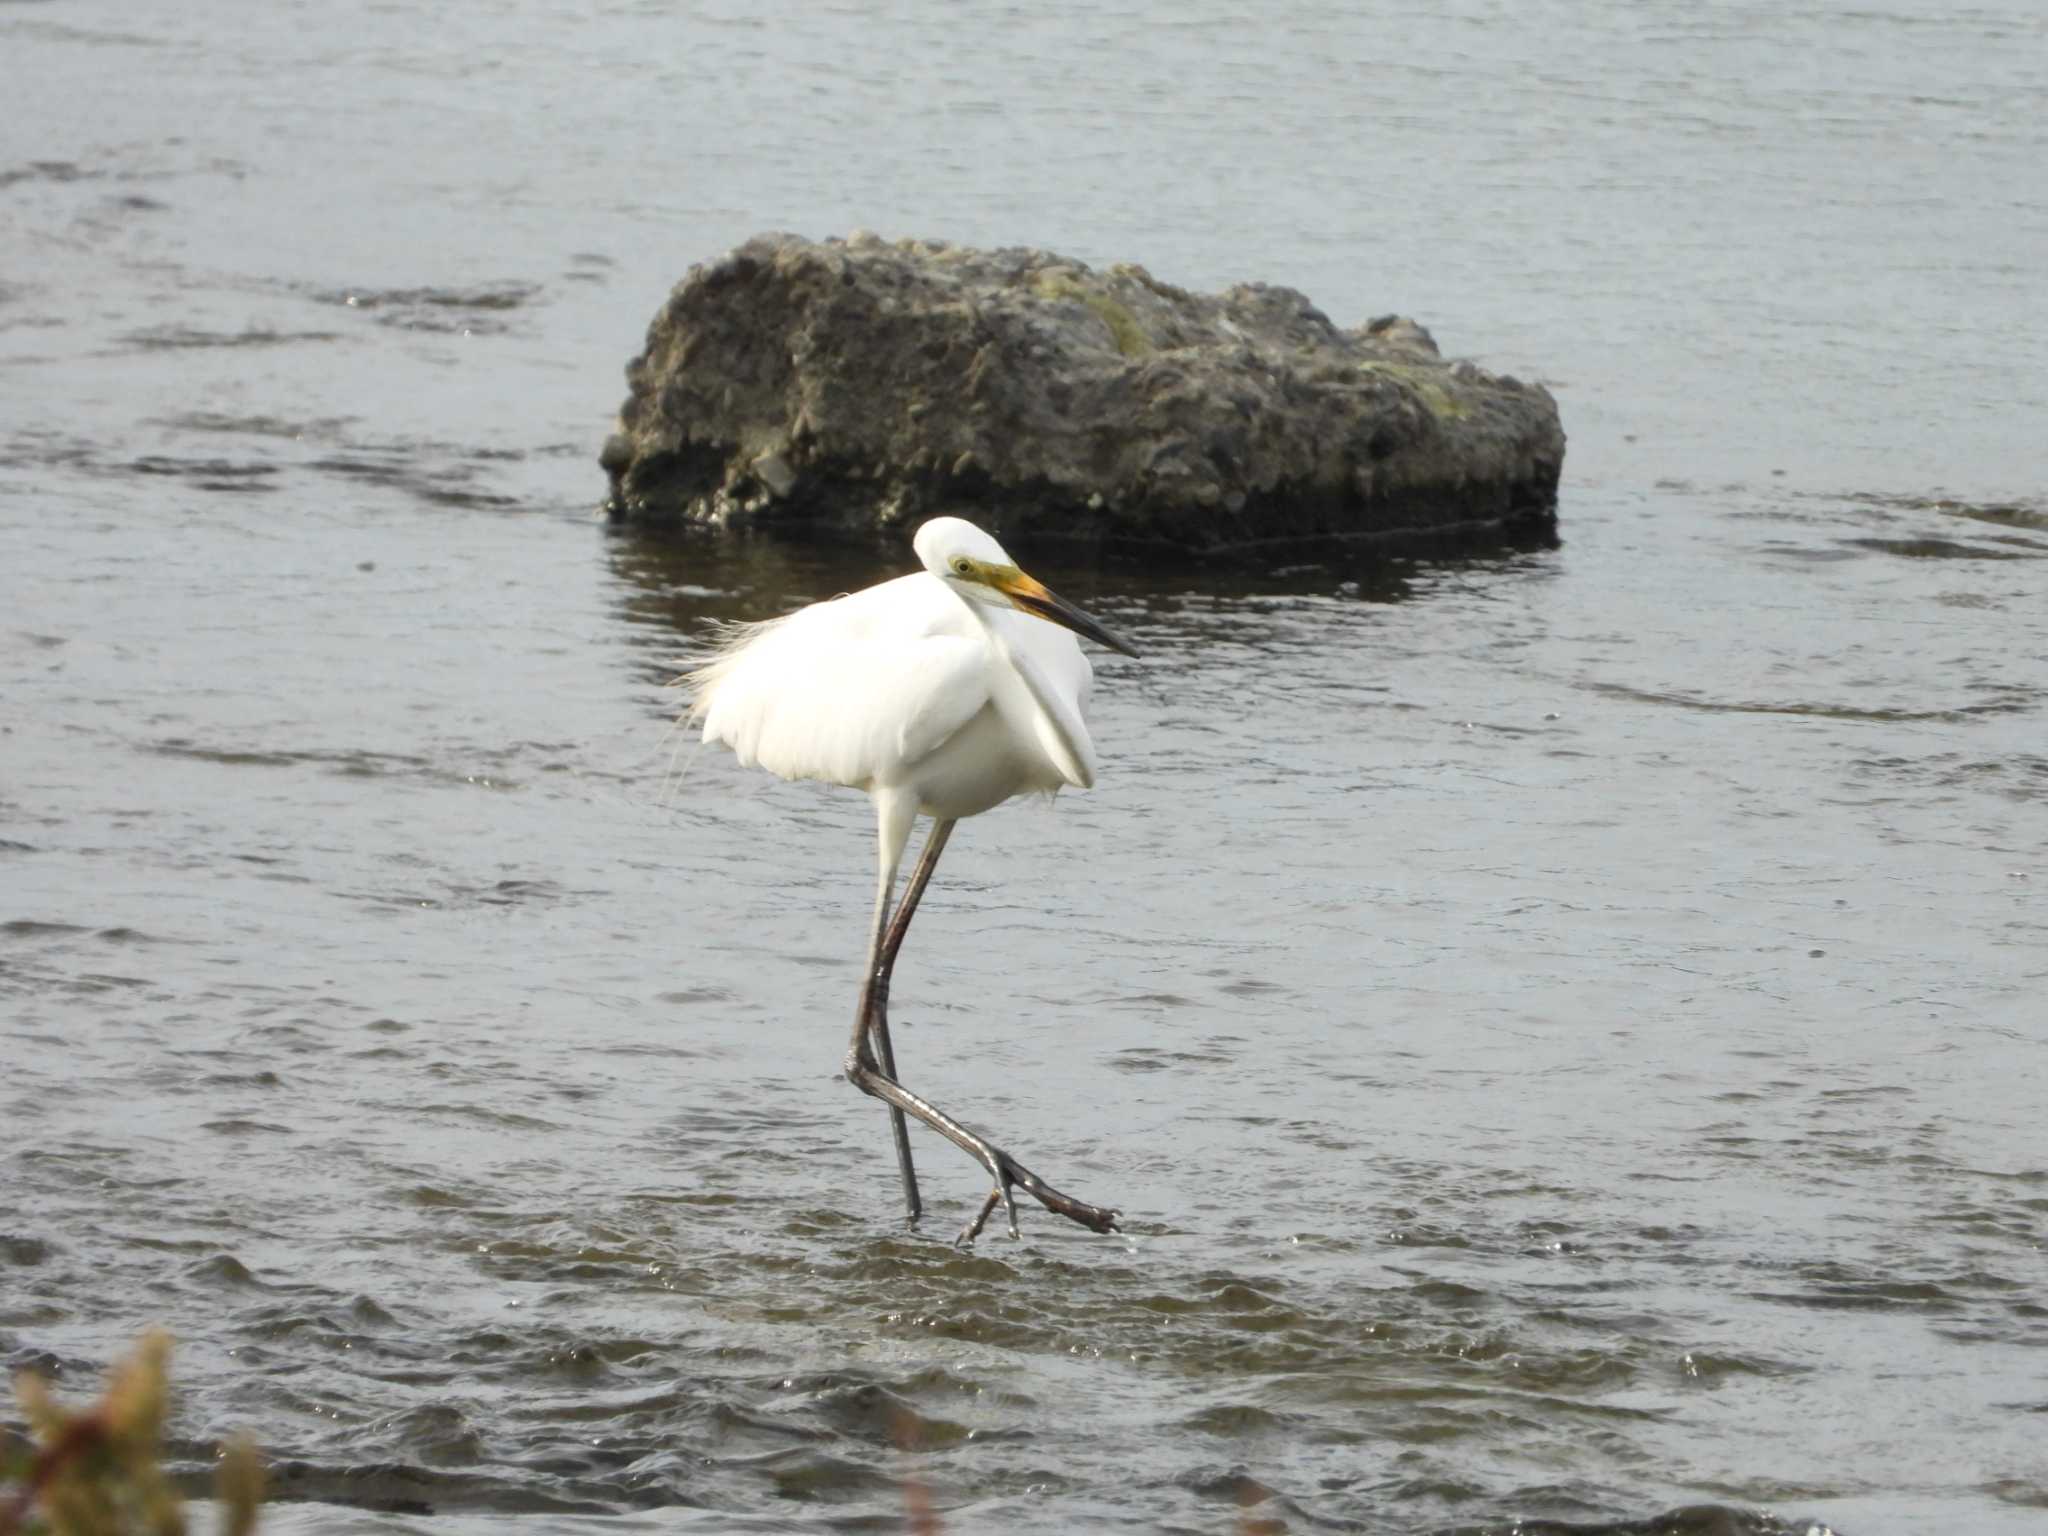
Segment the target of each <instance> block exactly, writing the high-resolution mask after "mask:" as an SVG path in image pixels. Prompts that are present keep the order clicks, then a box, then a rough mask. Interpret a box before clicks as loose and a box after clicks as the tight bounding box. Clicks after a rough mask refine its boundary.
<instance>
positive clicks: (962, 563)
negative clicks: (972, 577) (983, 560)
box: [953, 555, 974, 576]
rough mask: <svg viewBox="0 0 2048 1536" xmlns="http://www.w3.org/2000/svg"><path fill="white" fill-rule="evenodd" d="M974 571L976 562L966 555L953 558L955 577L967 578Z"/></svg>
mask: <svg viewBox="0 0 2048 1536" xmlns="http://www.w3.org/2000/svg"><path fill="white" fill-rule="evenodd" d="M973 570H974V562H973V561H972V560H970V559H968V558H967V557H966V556H965V555H955V556H954V557H953V574H954V575H955V576H966V575H969V574H971V573H972V572H973Z"/></svg>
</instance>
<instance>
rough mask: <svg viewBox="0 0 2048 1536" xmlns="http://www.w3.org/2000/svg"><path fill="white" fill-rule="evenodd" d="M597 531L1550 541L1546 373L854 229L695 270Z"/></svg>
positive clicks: (650, 345) (1072, 267) (624, 438)
mask: <svg viewBox="0 0 2048 1536" xmlns="http://www.w3.org/2000/svg"><path fill="white" fill-rule="evenodd" d="M626 377H627V381H628V384H629V386H630V393H629V394H628V396H627V398H626V402H625V405H624V406H623V407H622V408H621V409H620V412H619V423H618V430H617V431H616V432H615V433H614V434H613V436H612V437H611V439H610V440H609V441H608V442H607V443H606V444H605V448H604V453H603V455H602V458H601V462H602V464H603V466H604V468H605V470H606V471H607V473H608V474H609V475H610V476H611V483H612V494H611V500H610V503H609V506H610V510H611V512H612V514H613V515H614V516H615V517H619V518H626V519H632V520H635V521H642V522H648V523H690V524H701V525H709V526H713V527H727V528H737V527H743V526H756V525H760V526H769V525H773V526H791V525H807V526H811V527H815V528H820V529H822V530H826V531H836V532H855V531H861V532H867V531H873V530H876V529H887V528H890V527H893V526H895V525H898V524H908V523H914V522H916V521H918V520H921V519H923V518H925V517H928V516H931V515H934V514H937V513H941V512H951V513H957V514H960V515H963V516H968V517H972V518H974V519H975V520H976V521H978V522H980V523H982V524H983V525H984V526H986V527H988V528H990V529H991V530H992V531H994V532H996V533H998V534H999V535H1001V536H1003V537H1005V538H1008V539H1013V540H1015V541H1016V542H1018V543H1019V544H1021V545H1025V546H1029V545H1032V544H1043V543H1045V542H1048V541H1053V540H1059V541H1078V542H1083V543H1088V544H1095V545H1101V546H1106V547H1110V548H1118V547H1122V548H1130V549H1147V548H1150V549H1159V548H1162V547H1164V548H1167V549H1171V550H1176V551H1180V552H1184V553H1187V554H1191V555H1202V556H1235V555H1240V554H1247V553H1265V552H1280V551H1286V550H1290V549H1295V548H1300V547H1303V546H1309V545H1315V544H1324V543H1343V542H1351V541H1368V540H1389V539H1393V540H1399V539H1401V538H1403V537H1414V536H1434V535H1441V534H1444V533H1448V532H1471V531H1476V530H1485V529H1500V530H1507V529H1510V528H1513V527H1515V526H1516V525H1536V526H1539V527H1542V528H1548V527H1549V526H1550V524H1551V523H1552V521H1553V520H1554V517H1555V508H1556V497H1557V482H1558V474H1559V471H1560V469H1561V468H1562V466H1563V463H1564V442H1565V439H1564V431H1563V428H1562V427H1561V426H1560V424H1559V421H1558V413H1557V402H1556V401H1555V400H1554V399H1553V398H1552V397H1551V395H1550V392H1549V391H1548V390H1546V389H1544V388H1542V387H1541V386H1539V385H1533V384H1524V383H1521V382H1520V381H1518V380H1516V379H1512V378H1509V377H1507V376H1505V375H1501V374H1490V373H1487V372H1485V371H1483V370H1481V369H1479V368H1476V367H1474V366H1473V365H1471V364H1470V363H1457V364H1451V363H1447V362H1446V361H1445V360H1444V359H1443V358H1442V357H1441V356H1439V355H1438V352H1437V348H1436V343H1435V342H1434V341H1433V340H1432V339H1431V338H1430V335H1429V333H1428V332H1427V331H1426V330H1424V329H1423V328H1422V327H1421V326H1419V325H1417V324H1416V323H1415V322H1414V321H1412V320H1407V319H1403V318H1400V317H1398V316H1392V315H1389V316H1383V317H1381V318H1379V319H1376V320H1372V321H1370V322H1369V323H1367V324H1366V325H1364V326H1360V327H1357V328H1355V329H1352V330H1344V329H1341V328H1339V327H1338V326H1336V325H1334V324H1332V323H1331V322H1330V320H1329V319H1328V318H1327V317H1326V316H1324V314H1323V313H1322V312H1321V311H1320V310H1318V309H1317V308H1316V307H1315V306H1314V305H1313V304H1311V303H1310V302H1309V301H1308V300H1307V299H1306V298H1304V297H1303V296H1302V295H1301V294H1299V293H1297V292H1295V291H1294V290H1293V289H1291V288H1275V287H1269V286H1268V285H1266V284H1263V283H1246V284H1240V285H1238V286H1237V287H1234V288H1230V289H1228V290H1226V291H1225V292H1223V293H1220V294H1193V293H1188V292H1185V291H1183V290H1181V289H1179V288H1175V287H1173V286H1172V285H1171V284H1168V283H1163V282H1161V281H1159V280H1158V279H1157V278H1154V277H1153V276H1152V275H1151V274H1150V273H1148V272H1146V271H1145V269H1144V268H1143V267H1136V266H1125V265H1117V266H1112V267H1110V268H1109V269H1108V270H1106V271H1100V272H1098V271H1095V270H1093V269H1091V268H1089V267H1086V266H1084V265H1082V264H1081V263H1080V262H1077V261H1070V260H1067V259H1065V258H1062V257H1059V256H1056V255H1052V254H1050V253H1049V252H1045V251H1035V250H1023V249H1011V250H998V251H982V250H970V249H966V248H963V247H959V246H949V245H945V244H942V243H940V242H936V241H898V242H896V243H894V244H891V243H887V242H884V241H882V240H880V239H878V238H877V237H875V236H873V235H869V234H865V233H863V234H857V235H855V236H854V237H853V238H852V239H850V240H847V241H844V242H841V241H836V240H828V241H825V242H823V243H815V242H812V241H809V240H805V239H802V238H800V237H798V236H795V235H761V236H758V237H756V238H755V239H753V240H750V241H748V242H747V243H746V244H745V245H742V246H740V247H739V248H738V249H737V250H735V251H733V252H731V253H730V254H729V255H727V256H726V257H724V258H723V259H722V260H719V261H716V262H713V263H710V264H708V265H705V266H699V267H694V268H692V269H691V271H690V273H689V275H688V276H687V277H685V278H684V280H683V281H682V282H681V283H680V284H678V285H677V286H676V288H675V290H674V291H673V292H672V293H671V294H670V295H669V299H668V302H667V303H666V304H665V305H664V306H663V307H662V310H661V312H660V313H659V314H658V315H656V316H655V318H654V323H653V324H652V325H651V326H650V327H649V328H648V332H647V346H646V350H645V351H644V352H643V353H642V354H641V355H640V356H639V357H637V358H635V359H634V360H633V362H632V363H631V364H630V365H629V366H628V368H627V370H626Z"/></svg>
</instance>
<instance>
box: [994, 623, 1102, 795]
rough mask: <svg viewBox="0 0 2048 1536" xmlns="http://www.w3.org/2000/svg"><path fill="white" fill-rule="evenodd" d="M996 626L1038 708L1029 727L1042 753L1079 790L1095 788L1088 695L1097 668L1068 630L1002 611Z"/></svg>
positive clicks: (1026, 723)
mask: <svg viewBox="0 0 2048 1536" xmlns="http://www.w3.org/2000/svg"><path fill="white" fill-rule="evenodd" d="M994 627H995V628H996V629H998V630H999V631H1000V632H1001V634H1002V637H1003V644H1004V645H1005V646H1006V647H1007V648H1008V650H1009V652H1010V660H1011V662H1012V663H1013V664H1014V665H1015V667H1016V669H1017V675H1018V676H1019V677H1021V678H1022V679H1023V680H1024V685H1025V687H1026V688H1027V689H1028V690H1029V691H1030V695H1031V700H1032V702H1033V703H1034V704H1036V705H1037V708H1036V709H1034V710H1032V711H1031V712H1030V719H1029V721H1028V722H1024V721H1019V722H1017V723H1018V724H1019V725H1026V726H1027V728H1028V729H1029V731H1030V732H1031V734H1032V736H1033V737H1034V738H1035V739H1036V740H1037V743H1038V747H1039V750H1040V751H1042V752H1043V753H1044V754H1045V756H1046V758H1047V760H1048V761H1049V762H1051V763H1052V765H1053V766H1054V767H1055V768H1057V769H1058V770H1059V774H1060V777H1061V778H1063V779H1065V780H1066V781H1067V782H1068V783H1069V784H1071V785H1073V787H1074V788H1076V789H1093V788H1094V787H1095V742H1094V740H1093V738H1091V737H1090V736H1089V734H1088V717H1087V712H1088V694H1089V690H1090V689H1091V688H1092V687H1093V685H1094V682H1095V668H1094V667H1093V666H1091V665H1090V664H1089V661H1088V656H1087V653H1086V652H1084V651H1083V650H1082V649H1081V646H1080V643H1079V642H1078V641H1076V640H1075V639H1074V637H1073V635H1072V634H1071V633H1070V632H1068V631H1067V630H1064V629H1061V628H1060V627H1058V626H1057V625H1054V624H1048V623H1047V622H1046V621H1045V620H1043V619H1040V618H1036V617H1033V616H1030V615H1026V614H1020V613H1015V612H998V614H997V615H996V618H995V622H994Z"/></svg>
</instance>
